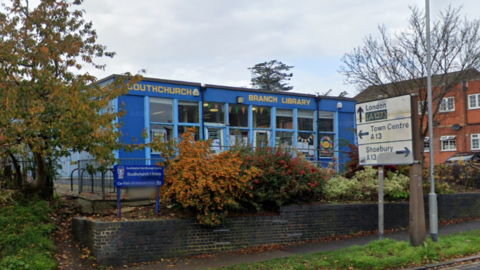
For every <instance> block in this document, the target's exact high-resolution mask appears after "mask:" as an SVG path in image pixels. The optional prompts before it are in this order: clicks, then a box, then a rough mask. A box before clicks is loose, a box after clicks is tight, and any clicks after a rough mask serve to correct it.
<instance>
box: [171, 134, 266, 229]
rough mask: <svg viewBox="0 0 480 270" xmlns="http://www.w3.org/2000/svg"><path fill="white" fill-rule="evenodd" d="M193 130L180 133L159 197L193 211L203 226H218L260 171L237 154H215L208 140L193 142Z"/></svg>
mask: <svg viewBox="0 0 480 270" xmlns="http://www.w3.org/2000/svg"><path fill="white" fill-rule="evenodd" d="M193 136H194V135H193V132H187V133H185V134H183V135H182V139H183V140H182V141H181V142H180V143H179V144H178V149H179V155H178V156H177V157H176V158H175V159H174V161H173V162H170V163H169V166H168V169H167V170H166V172H165V186H164V188H162V191H163V193H162V196H163V199H165V200H170V201H171V202H172V203H176V204H178V205H180V206H182V207H183V208H186V209H190V210H193V211H194V212H195V213H196V216H197V220H198V221H199V223H200V224H202V225H207V226H217V225H220V224H221V223H222V222H223V220H224V219H225V218H226V217H227V215H228V213H229V212H230V211H232V210H234V209H239V208H240V207H241V205H240V201H241V200H242V199H243V198H245V197H247V196H249V194H248V193H247V190H248V189H249V183H250V181H251V180H252V179H253V178H254V177H255V176H257V175H258V174H259V173H260V171H259V170H258V169H257V168H255V167H247V166H245V164H244V163H243V162H242V160H241V157H240V155H239V154H238V153H233V152H230V151H227V152H223V153H221V154H219V155H214V154H212V153H211V151H210V142H209V141H194V140H193Z"/></svg>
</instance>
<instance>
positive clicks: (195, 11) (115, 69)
mask: <svg viewBox="0 0 480 270" xmlns="http://www.w3.org/2000/svg"><path fill="white" fill-rule="evenodd" d="M449 3H450V2H449V1H446V0H437V1H436V0H430V9H431V14H432V19H434V18H436V17H437V15H438V12H439V11H440V10H444V9H445V8H446V7H447V6H448V5H449ZM454 3H455V4H454V5H453V6H454V7H458V6H460V5H462V6H463V12H464V13H465V15H466V16H468V18H470V19H474V18H475V19H476V18H477V17H480V5H478V0H457V1H454ZM412 5H417V6H419V7H421V8H424V6H425V1H423V0H421V1H420V0H402V1H400V0H397V1H385V0H336V1H334V0H330V1H327V0H299V1H291V0H288V1H287V0H235V1H232V0H204V1H200V0H190V1H186V0H137V1H132V0H85V3H84V4H83V5H82V8H83V9H84V10H85V11H86V15H85V17H86V19H87V20H89V21H93V24H94V27H95V28H96V29H97V32H98V35H99V42H100V43H101V44H103V45H106V46H107V47H108V49H109V50H112V51H115V52H116V53H117V56H116V57H115V58H114V59H112V60H102V61H105V62H106V63H107V68H106V70H105V71H99V70H91V71H90V72H91V73H92V74H94V75H96V76H97V77H98V78H103V77H106V76H108V75H110V74H113V73H123V72H125V71H130V72H133V73H136V72H137V71H139V70H141V69H146V71H147V73H146V75H145V76H147V77H154V78H162V79H171V80H182V81H191V82H199V83H204V84H216V85H227V86H238V87H249V86H250V72H249V70H248V69H247V68H248V67H252V66H254V65H255V64H257V63H260V62H264V61H269V60H274V59H275V60H279V61H281V62H283V63H285V64H288V65H291V66H295V67H294V68H293V69H292V72H293V78H292V80H291V82H290V84H291V85H293V86H294V89H293V92H299V93H310V94H314V93H316V92H319V93H325V92H326V91H327V90H329V89H333V92H332V94H333V95H337V94H338V93H340V92H342V91H347V92H348V93H349V96H350V97H352V96H354V95H355V94H356V88H355V86H354V85H345V84H344V83H343V81H344V77H343V76H342V75H340V74H339V73H338V70H339V68H340V65H341V61H340V59H341V57H342V56H343V55H344V54H345V53H348V52H351V51H352V50H353V48H354V47H357V46H359V45H362V39H363V38H364V37H365V36H367V35H374V36H376V35H378V28H377V27H378V25H379V24H385V26H386V27H387V28H388V29H390V30H391V31H401V30H403V29H405V27H406V25H407V19H408V17H409V15H410V10H409V6H412Z"/></svg>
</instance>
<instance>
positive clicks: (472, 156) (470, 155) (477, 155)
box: [445, 152, 480, 164]
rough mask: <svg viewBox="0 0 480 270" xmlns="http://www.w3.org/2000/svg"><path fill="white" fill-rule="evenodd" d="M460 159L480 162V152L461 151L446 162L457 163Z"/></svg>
mask: <svg viewBox="0 0 480 270" xmlns="http://www.w3.org/2000/svg"><path fill="white" fill-rule="evenodd" d="M460 161H463V162H472V163H476V164H480V152H461V153H456V154H454V155H453V156H451V157H449V158H448V159H447V161H445V163H446V164H455V163H458V162H460Z"/></svg>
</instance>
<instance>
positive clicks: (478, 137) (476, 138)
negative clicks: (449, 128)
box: [470, 134, 480, 150]
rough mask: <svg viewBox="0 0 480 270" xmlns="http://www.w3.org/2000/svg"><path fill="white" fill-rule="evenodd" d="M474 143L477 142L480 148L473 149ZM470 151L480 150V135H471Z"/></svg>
mask: <svg viewBox="0 0 480 270" xmlns="http://www.w3.org/2000/svg"><path fill="white" fill-rule="evenodd" d="M473 141H477V145H478V147H476V148H474V147H473ZM470 149H471V150H480V134H471V135H470Z"/></svg>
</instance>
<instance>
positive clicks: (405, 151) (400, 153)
mask: <svg viewBox="0 0 480 270" xmlns="http://www.w3.org/2000/svg"><path fill="white" fill-rule="evenodd" d="M404 148H405V150H398V151H396V152H395V153H396V154H397V155H402V154H405V156H406V157H407V156H408V154H410V149H408V148H407V147H404Z"/></svg>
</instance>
